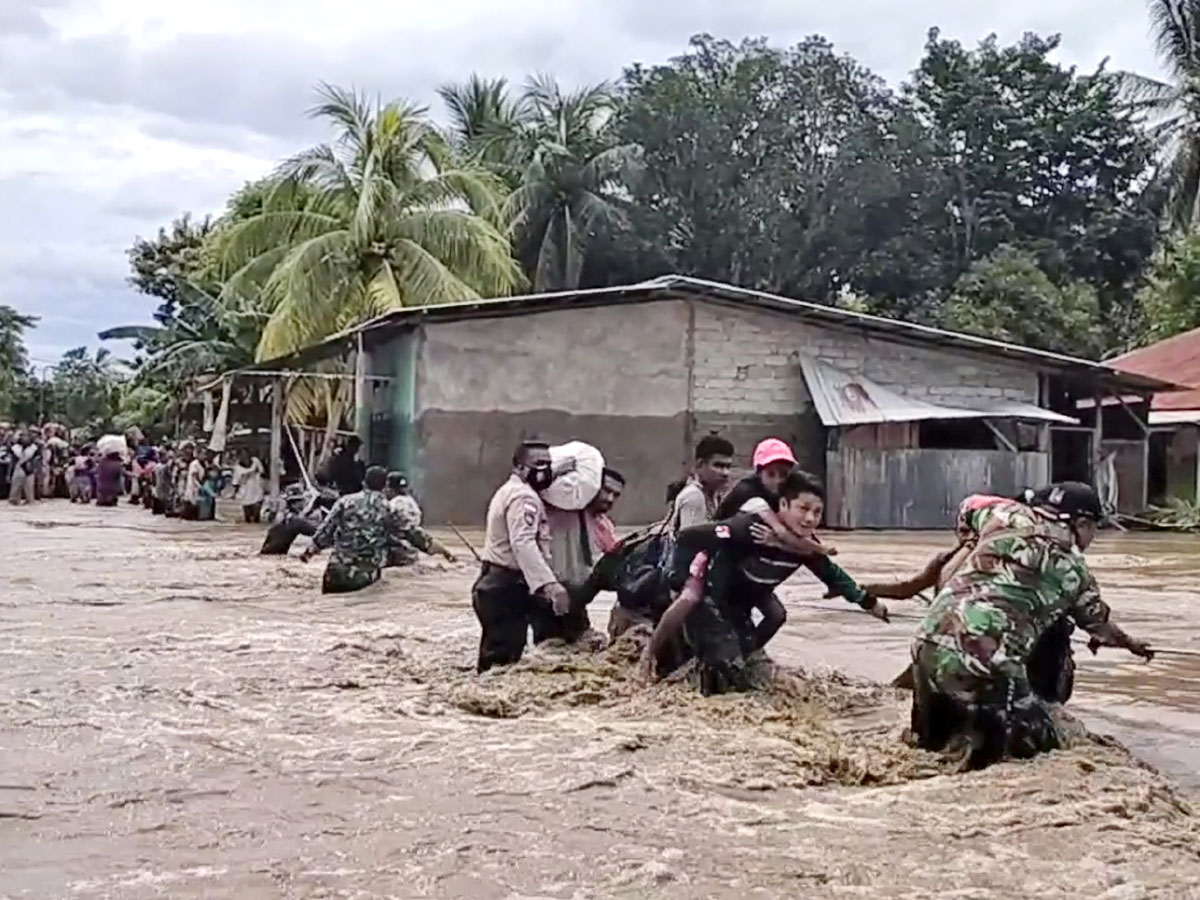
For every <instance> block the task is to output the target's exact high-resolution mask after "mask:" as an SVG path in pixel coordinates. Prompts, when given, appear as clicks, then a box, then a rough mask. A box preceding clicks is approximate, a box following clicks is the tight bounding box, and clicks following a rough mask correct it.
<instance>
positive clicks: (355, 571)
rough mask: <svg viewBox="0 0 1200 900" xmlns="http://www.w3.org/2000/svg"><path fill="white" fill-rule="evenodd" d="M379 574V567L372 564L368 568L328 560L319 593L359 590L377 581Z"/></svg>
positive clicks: (345, 592) (340, 592)
mask: <svg viewBox="0 0 1200 900" xmlns="http://www.w3.org/2000/svg"><path fill="white" fill-rule="evenodd" d="M379 575H380V572H379V569H378V568H377V567H374V566H372V567H369V568H368V567H365V566H352V565H343V564H341V563H335V562H330V563H328V564H327V565H326V566H325V575H324V577H323V578H322V579H321V593H322V594H348V593H350V592H351V591H361V590H362V589H363V588H365V587H367V586H368V585H372V584H374V583H375V582H377V581H378V580H379Z"/></svg>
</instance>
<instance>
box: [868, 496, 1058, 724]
mask: <svg viewBox="0 0 1200 900" xmlns="http://www.w3.org/2000/svg"><path fill="white" fill-rule="evenodd" d="M1034 496H1036V494H1035V492H1034V491H1032V490H1026V491H1025V492H1023V494H1022V496H1021V498H1020V499H1019V500H1016V501H1014V500H1012V499H1011V498H1008V497H999V496H995V495H993V494H973V495H971V496H970V497H967V498H966V499H965V500H963V502H962V504H961V505H960V506H959V510H958V515H957V517H956V521H955V526H954V530H955V533H956V534H957V536H958V543H957V544H956V545H955V546H954V547H953V548H952V549H950V550H946V551H943V552H941V553H938V554H936V555H935V556H934V557H933V558H932V559H931V560H930V561H929V562H928V563H927V564H926V565H925V568H924V569H922V570H921V571H920V572H918V573H917V574H916V575H914V576H912V577H911V578H907V579H903V580H900V581H892V582H879V583H876V584H865V585H863V588H864V589H865V590H868V591H870V592H871V593H872V594H874V595H875V596H876V597H882V598H884V599H887V600H911V599H912V598H913V597H916V596H917V595H918V594H920V593H921V592H923V591H928V590H932V591H933V592H934V594H936V593H938V592H939V591H941V589H942V588H943V587H945V585H946V582H947V581H949V580H950V579H951V578H952V577H953V576H954V574H955V573H956V572H957V571H958V570H959V569H960V568H962V566H963V563H965V562H966V561H967V559H968V558H969V557H970V555H971V553H972V551H974V549H975V545H976V543H978V541H979V534H978V533H977V532H976V531H974V530H973V528H974V525H973V523H974V522H975V521H976V519H977V517H975V516H971V515H969V513H972V512H976V511H978V510H980V509H983V508H984V507H987V506H994V505H996V504H1006V503H1013V502H1019V503H1028V502H1030V500H1031V499H1032V498H1033V497H1034ZM1074 630H1075V629H1074V626H1073V625H1072V624H1071V619H1070V617H1068V616H1066V615H1061V616H1059V617H1058V619H1056V620H1055V621H1054V622H1053V623H1052V624H1051V625H1049V626H1048V627H1047V628H1046V629H1045V630H1044V631H1043V632H1042V633H1041V635H1039V636H1038V639H1037V642H1036V643H1035V644H1034V645H1033V650H1032V651H1031V652H1030V654H1029V663H1028V666H1027V675H1028V676H1029V687H1030V689H1031V690H1032V691H1033V692H1034V693H1035V694H1037V695H1038V696H1039V697H1041V698H1042V699H1043V700H1047V701H1049V702H1052V703H1066V702H1067V701H1068V700H1069V699H1070V698H1071V693H1072V691H1073V689H1074V686H1075V659H1074V657H1073V656H1072V654H1071V633H1072V632H1073V631H1074ZM893 683H894V684H895V685H896V686H897V687H908V688H910V689H911V688H912V675H911V669H910V670H906V672H905V675H904V676H903V677H902V678H900V679H897V680H896V681H895V682H893Z"/></svg>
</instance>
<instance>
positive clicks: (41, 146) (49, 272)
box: [0, 0, 1154, 357]
mask: <svg viewBox="0 0 1200 900" xmlns="http://www.w3.org/2000/svg"><path fill="white" fill-rule="evenodd" d="M806 7H807V8H806ZM931 25H938V26H939V27H941V29H942V33H943V34H944V35H946V36H948V37H954V38H957V39H960V40H962V41H963V42H964V43H968V44H974V43H975V42H976V41H978V40H979V39H980V38H982V37H984V36H985V35H986V34H987V33H989V32H992V31H995V32H997V33H998V34H999V36H1000V38H1001V40H1013V39H1015V38H1016V37H1018V36H1019V35H1020V34H1021V33H1022V32H1025V31H1037V32H1040V33H1050V32H1062V33H1063V35H1064V40H1063V46H1062V49H1061V52H1060V57H1061V58H1062V59H1063V60H1064V61H1067V62H1071V63H1078V64H1079V65H1080V66H1081V67H1083V68H1091V67H1093V66H1094V65H1095V64H1096V63H1098V62H1099V61H1100V59H1101V58H1103V57H1105V56H1111V57H1112V65H1113V67H1115V68H1134V69H1138V70H1141V71H1148V70H1153V68H1154V66H1153V58H1152V54H1151V50H1150V45H1149V41H1148V40H1147V38H1146V31H1147V20H1146V15H1145V10H1144V8H1143V6H1142V4H1140V3H1133V2H1130V0H1009V2H1007V3H1004V4H973V3H962V2H961V0H913V2H909V3H906V4H897V3H895V2H893V0H886V2H885V0H843V2H841V3H836V4H828V5H821V6H817V5H816V4H799V3H795V2H794V0H691V2H680V0H659V2H646V0H610V2H609V3H607V4H591V3H583V2H581V0H574V2H572V0H443V2H441V3H432V4H430V3H424V2H416V0H360V2H357V3H354V4H346V3H345V2H333V0H206V2H204V3H194V4H183V3H178V4H171V3H162V2H159V0H0V147H3V148H4V149H3V151H0V208H3V210H4V215H3V216H0V302H4V303H9V304H12V305H14V306H16V307H18V308H19V309H21V310H22V311H25V312H30V313H33V314H36V315H40V316H42V325H41V326H40V327H39V328H38V330H37V332H36V333H35V334H34V335H33V337H32V340H31V345H32V348H33V351H34V353H35V355H36V356H39V357H53V356H56V355H57V354H59V353H61V352H62V350H64V349H66V348H68V347H70V346H73V345H78V344H81V343H95V332H96V331H97V330H98V329H100V328H102V327H104V326H106V325H111V324H116V323H121V322H126V321H137V320H144V319H146V318H147V317H148V315H149V313H150V311H151V310H152V309H153V307H154V305H155V304H154V301H152V300H150V299H149V298H144V297H140V296H139V295H137V294H136V293H134V292H133V291H132V290H130V289H129V288H128V287H126V286H125V283H124V279H125V277H126V274H127V270H126V260H125V254H124V250H125V248H126V247H127V246H128V245H129V244H130V243H131V241H132V239H133V238H134V237H135V236H137V235H146V236H148V235H151V234H153V233H155V232H156V231H157V230H158V228H159V227H160V226H161V225H164V224H166V223H167V222H168V221H169V219H170V218H172V217H173V216H174V215H177V214H178V213H181V212H183V211H184V210H189V211H192V212H193V213H195V214H197V215H203V214H206V213H211V212H215V211H217V210H218V209H219V208H220V207H221V205H222V204H223V202H224V199H225V197H226V196H228V194H229V193H230V192H231V191H232V190H234V189H235V188H237V187H238V186H239V185H240V184H241V183H242V182H244V181H246V180H248V179H251V178H255V177H258V176H259V175H261V174H263V173H264V172H266V171H267V170H269V168H270V167H271V166H272V165H273V164H274V163H275V162H276V161H277V160H278V159H280V158H281V157H282V156H284V155H286V154H288V153H291V152H294V151H295V150H297V149H299V148H301V147H303V146H305V145H307V144H309V143H312V142H313V141H315V140H319V139H320V138H321V136H322V135H321V132H320V131H319V129H318V127H317V126H316V124H315V123H312V122H311V121H309V120H307V119H306V118H305V115H304V112H305V109H306V108H307V107H308V106H309V105H310V104H311V102H312V98H313V94H312V88H313V86H314V84H315V83H316V82H317V81H320V80H324V81H329V82H333V83H338V84H345V85H354V86H357V87H360V88H362V89H365V90H368V91H371V92H377V93H379V94H380V95H382V96H384V97H393V96H405V97H409V98H411V99H414V100H417V101H420V102H424V103H429V104H431V105H432V104H433V102H434V94H433V91H434V88H435V87H436V86H437V85H439V84H442V83H444V82H447V81H450V80H455V79H458V78H461V77H462V76H464V75H465V74H467V73H469V72H470V71H472V70H474V71H478V72H481V73H484V74H488V75H504V76H507V77H509V78H510V79H512V80H515V81H518V82H519V81H520V80H522V79H523V78H524V77H525V75H527V74H528V73H530V72H533V71H549V72H552V73H554V74H556V75H558V76H559V77H560V78H562V79H563V80H564V81H567V82H579V81H595V80H600V79H605V78H616V77H619V76H620V74H621V70H622V68H623V67H625V66H626V65H628V64H630V63H631V62H634V61H638V62H643V63H656V62H660V61H662V60H665V59H666V58H668V57H670V56H672V55H675V54H677V53H679V52H681V51H682V50H683V49H684V48H685V46H686V42H687V39H688V37H689V36H690V35H692V34H694V33H697V32H710V33H713V34H716V35H718V36H722V37H730V38H733V39H738V38H740V37H743V36H747V35H751V36H756V35H766V36H767V37H769V38H770V39H771V40H772V41H773V42H775V43H780V44H785V43H793V42H795V41H797V40H799V39H800V38H802V37H804V36H805V35H808V34H814V33H821V34H824V35H826V36H827V37H829V38H830V39H831V40H833V41H834V43H835V44H836V45H837V46H838V48H839V49H841V50H844V51H846V52H849V53H851V54H853V55H854V56H855V57H857V58H858V59H859V60H860V61H861V62H863V63H864V64H865V65H867V66H869V67H870V68H872V69H874V70H875V71H876V72H878V73H879V74H880V75H882V76H884V77H885V78H887V79H888V80H889V81H890V82H892V83H893V84H895V83H897V82H898V81H899V80H901V79H902V78H903V77H904V76H905V74H906V73H907V72H908V71H909V70H910V69H911V68H912V67H913V65H915V63H916V62H917V60H918V58H919V56H920V52H921V47H922V45H923V43H924V40H925V34H926V31H927V30H928V28H929V27H930V26H931Z"/></svg>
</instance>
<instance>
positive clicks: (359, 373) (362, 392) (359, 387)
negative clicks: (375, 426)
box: [354, 331, 371, 457]
mask: <svg viewBox="0 0 1200 900" xmlns="http://www.w3.org/2000/svg"><path fill="white" fill-rule="evenodd" d="M369 401H370V397H369V395H368V394H367V354H366V352H365V351H364V350H363V336H362V332H361V331H360V332H359V333H358V350H357V351H356V352H355V354H354V433H355V434H357V435H358V438H359V440H361V441H362V442H363V448H364V451H363V455H364V457H366V456H369V455H370V449H369V448H370V442H371V434H370V432H371V410H370V407H369V406H368V403H369Z"/></svg>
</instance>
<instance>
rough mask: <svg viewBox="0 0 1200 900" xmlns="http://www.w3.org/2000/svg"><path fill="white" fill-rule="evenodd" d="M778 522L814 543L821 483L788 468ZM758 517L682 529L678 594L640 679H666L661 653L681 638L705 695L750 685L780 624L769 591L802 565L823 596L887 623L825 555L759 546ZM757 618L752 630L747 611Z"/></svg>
mask: <svg viewBox="0 0 1200 900" xmlns="http://www.w3.org/2000/svg"><path fill="white" fill-rule="evenodd" d="M778 493H779V500H780V502H779V509H778V513H777V516H778V518H779V521H780V522H781V523H782V524H783V525H784V527H785V528H787V529H788V530H789V531H790V532H791V533H792V534H793V535H794V536H796V537H797V538H800V539H803V540H804V541H805V542H806V543H815V542H816V529H817V526H818V525H819V524H820V522H821V516H822V514H823V513H824V506H825V492H824V488H823V487H822V486H821V484H820V482H819V481H818V480H817V479H816V478H815V477H813V476H812V475H809V474H807V473H805V472H801V471H799V470H793V471H791V472H789V473H788V475H787V476H786V477H785V478H784V479H783V482H782V483H781V484H780V486H779V491H778ZM769 531H770V529H769V528H768V527H767V525H766V523H765V521H764V519H763V517H762V515H761V514H760V513H750V512H738V513H735V514H734V515H733V516H731V517H729V518H727V519H724V520H722V521H719V522H715V523H712V524H707V525H696V526H692V527H691V528H684V529H682V530H681V531H680V532H679V534H678V536H677V538H676V545H675V552H674V558H673V560H672V565H671V581H672V587H674V588H676V589H678V590H679V595H678V596H677V597H676V599H675V600H674V601H673V602H672V603H671V606H670V607H669V608H668V609H667V611H666V612H665V613H664V614H663V616H662V619H661V621H660V622H659V623H658V626H657V627H656V628H655V630H654V634H653V636H652V637H651V639H650V643H649V645H648V646H647V648H646V651H645V654H644V655H643V659H642V666H643V672H644V674H645V675H646V676H647V677H648V678H650V679H652V680H653V679H654V678H656V677H661V676H662V675H665V674H667V672H666V670H665V667H664V666H663V662H664V659H665V657H664V651H665V650H666V649H667V648H668V647H669V645H670V642H671V641H672V640H673V639H674V638H675V636H676V634H678V633H680V632H681V633H682V635H683V638H684V640H685V642H686V645H687V647H688V649H689V650H690V652H691V654H692V655H694V656H695V657H696V660H697V663H698V669H699V675H700V688H701V690H702V692H704V693H705V694H711V693H721V692H724V691H727V690H746V689H748V688H749V687H751V686H752V684H751V672H750V668H749V666H748V665H747V659H746V658H747V657H748V656H750V655H751V654H754V653H756V652H757V651H759V650H761V649H762V648H764V647H765V646H766V644H767V643H768V642H769V641H770V640H771V638H772V637H774V636H775V634H776V632H778V631H779V629H780V628H781V627H782V626H783V624H784V621H785V620H786V618H787V613H786V610H785V609H784V607H783V604H782V603H780V602H779V600H778V598H776V597H775V594H774V590H775V588H776V587H778V586H779V585H780V584H782V583H783V582H784V581H786V580H787V579H788V578H789V577H791V576H792V575H793V574H794V573H795V572H796V571H797V570H798V569H799V568H801V567H805V568H807V569H808V570H809V571H811V572H812V573H813V574H814V575H816V576H817V577H818V578H819V579H820V580H821V581H822V582H823V583H824V584H825V585H826V586H827V587H828V588H830V590H831V591H832V592H833V593H835V594H837V595H838V596H842V597H845V598H846V599H847V600H848V601H849V602H851V603H854V604H856V605H858V606H860V607H861V608H862V609H864V610H866V611H868V612H870V613H871V614H872V615H873V616H875V617H876V618H878V619H881V620H883V621H887V617H888V613H887V607H886V606H884V605H883V604H882V603H880V602H879V601H878V600H877V599H876V598H875V597H873V596H871V595H870V594H868V593H867V592H866V591H864V590H863V589H862V588H860V587H859V586H858V584H857V583H855V581H854V579H852V578H851V577H850V576H849V575H847V574H846V573H845V572H844V571H843V570H842V569H841V568H840V567H839V566H837V565H836V564H835V563H834V562H833V561H832V560H831V559H830V558H829V557H828V556H827V555H824V554H821V553H816V552H812V553H807V554H803V555H802V554H798V553H796V552H795V551H794V550H791V549H790V548H785V547H783V546H775V545H772V544H765V543H763V542H762V539H761V535H762V534H763V532H769ZM755 609H758V610H759V612H760V615H761V619H760V621H759V622H758V624H757V625H756V624H754V621H753V611H754V610H755Z"/></svg>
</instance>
